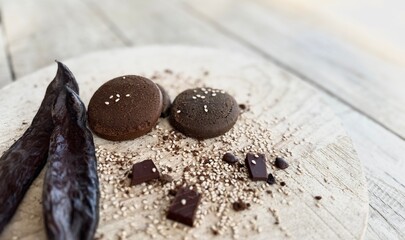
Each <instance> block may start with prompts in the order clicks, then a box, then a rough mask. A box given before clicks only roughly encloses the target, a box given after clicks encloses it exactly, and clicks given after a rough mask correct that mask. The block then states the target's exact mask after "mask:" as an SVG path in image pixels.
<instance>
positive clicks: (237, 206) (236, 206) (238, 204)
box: [232, 199, 249, 212]
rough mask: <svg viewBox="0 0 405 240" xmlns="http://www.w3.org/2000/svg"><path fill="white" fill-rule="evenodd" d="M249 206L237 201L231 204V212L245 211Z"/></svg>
mask: <svg viewBox="0 0 405 240" xmlns="http://www.w3.org/2000/svg"><path fill="white" fill-rule="evenodd" d="M248 207H249V206H248V204H246V203H245V202H243V201H242V200H240V199H239V201H237V202H234V203H232V208H233V210H235V211H237V212H239V211H243V210H245V209H247V208H248Z"/></svg>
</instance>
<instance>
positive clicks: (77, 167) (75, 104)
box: [42, 87, 100, 240]
mask: <svg viewBox="0 0 405 240" xmlns="http://www.w3.org/2000/svg"><path fill="white" fill-rule="evenodd" d="M52 117H53V121H54V125H55V128H54V130H53V133H52V136H51V140H50V145H49V155H48V161H49V166H48V168H47V171H46V173H45V179H44V188H43V195H42V200H43V201H42V205H43V210H44V220H45V226H46V231H47V236H48V239H81V240H86V239H93V238H94V234H95V232H96V228H97V224H98V219H99V212H98V211H99V209H98V207H99V195H100V194H99V182H98V177H97V160H96V155H95V147H94V141H93V135H92V133H91V132H90V130H89V129H88V128H87V115H86V108H85V106H84V104H83V103H82V102H81V100H80V99H79V96H78V95H77V94H76V93H75V92H74V91H73V90H71V89H70V88H68V87H66V88H65V89H64V90H63V91H62V92H61V93H60V95H59V96H58V98H57V100H56V102H55V105H54V107H53V109H52Z"/></svg>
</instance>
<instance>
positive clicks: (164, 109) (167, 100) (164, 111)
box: [156, 83, 172, 118]
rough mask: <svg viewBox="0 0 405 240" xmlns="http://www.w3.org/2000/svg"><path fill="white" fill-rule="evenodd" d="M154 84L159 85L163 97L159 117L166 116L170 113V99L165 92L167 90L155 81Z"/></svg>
mask: <svg viewBox="0 0 405 240" xmlns="http://www.w3.org/2000/svg"><path fill="white" fill-rule="evenodd" d="M156 85H157V86H158V87H159V89H160V92H161V93H162V97H163V105H162V113H161V114H160V117H162V118H166V117H168V116H169V114H170V107H171V106H172V101H171V100H170V96H169V94H168V93H167V91H166V90H165V89H164V88H163V87H162V86H161V85H160V84H158V83H157V84H156Z"/></svg>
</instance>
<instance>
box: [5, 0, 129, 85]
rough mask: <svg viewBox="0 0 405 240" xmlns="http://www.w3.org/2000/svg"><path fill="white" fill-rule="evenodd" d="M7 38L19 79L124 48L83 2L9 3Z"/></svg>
mask: <svg viewBox="0 0 405 240" xmlns="http://www.w3.org/2000/svg"><path fill="white" fill-rule="evenodd" d="M2 13H3V14H2V18H3V23H4V27H5V32H6V34H5V39H6V41H7V43H8V46H9V51H10V54H11V59H12V64H13V67H14V71H15V75H16V77H17V78H18V77H21V76H22V75H25V74H28V73H31V72H32V71H35V70H37V69H39V68H41V67H44V66H46V65H49V64H50V63H51V62H53V61H54V60H55V59H59V60H62V59H66V58H70V57H73V56H77V55H81V54H84V53H87V52H90V51H95V50H100V49H104V48H112V47H120V46H123V41H122V40H121V39H119V38H118V37H117V36H116V35H115V34H114V33H113V32H112V31H111V30H110V29H109V27H108V26H107V25H106V24H105V23H104V22H102V21H101V20H100V18H99V17H98V16H96V15H95V14H94V12H93V11H91V10H90V9H88V7H87V6H86V5H85V4H83V3H82V2H81V1H80V0H72V1H52V0H38V1H30V0H6V1H4V2H3V4H2Z"/></svg>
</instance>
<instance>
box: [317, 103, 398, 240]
mask: <svg viewBox="0 0 405 240" xmlns="http://www.w3.org/2000/svg"><path fill="white" fill-rule="evenodd" d="M323 99H324V100H325V101H326V102H327V103H328V105H329V106H332V107H333V109H334V111H335V113H336V114H337V115H338V116H339V118H340V119H341V120H342V123H343V125H344V127H345V129H346V130H347V132H348V135H349V136H350V137H351V138H352V140H353V144H354V146H355V148H356V150H357V151H358V154H359V158H360V159H361V161H362V164H363V166H364V169H365V174H366V179H367V183H368V190H369V197H370V218H369V222H368V228H367V232H366V237H365V239H404V236H403V234H402V233H403V232H404V231H403V229H404V228H405V222H404V221H403V220H402V218H403V216H404V215H403V206H404V205H405V198H404V197H403V196H404V195H405V188H404V182H405V179H404V175H403V172H405V164H404V162H403V160H402V159H403V156H404V155H405V142H404V141H403V140H402V139H400V138H398V137H397V136H395V135H393V134H391V133H390V132H387V130H386V129H384V128H382V127H381V126H379V125H377V124H376V123H375V122H373V121H371V120H370V119H368V118H366V117H364V116H363V115H361V114H359V113H357V112H355V111H353V110H352V109H350V108H349V107H347V106H345V105H343V104H341V103H339V102H338V101H336V100H334V99H333V98H327V97H324V98H323ZM377 186H378V187H377ZM393 203H395V204H393ZM387 209H388V210H389V211H387Z"/></svg>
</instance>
